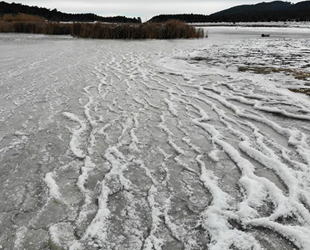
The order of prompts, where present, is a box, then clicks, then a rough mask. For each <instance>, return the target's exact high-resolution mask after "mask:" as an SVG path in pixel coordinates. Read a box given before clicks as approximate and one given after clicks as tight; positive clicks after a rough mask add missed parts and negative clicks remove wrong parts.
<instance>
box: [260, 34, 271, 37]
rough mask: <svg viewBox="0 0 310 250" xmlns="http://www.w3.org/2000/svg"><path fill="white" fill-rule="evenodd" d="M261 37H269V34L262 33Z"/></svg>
mask: <svg viewBox="0 0 310 250" xmlns="http://www.w3.org/2000/svg"><path fill="white" fill-rule="evenodd" d="M262 37H270V35H269V34H262Z"/></svg>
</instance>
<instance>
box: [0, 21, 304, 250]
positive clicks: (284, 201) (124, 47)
mask: <svg viewBox="0 0 310 250" xmlns="http://www.w3.org/2000/svg"><path fill="white" fill-rule="evenodd" d="M206 30H207V31H208V35H209V38H208V39H200V40H172V41H145V40H142V41H116V40H87V39H81V40H79V39H75V38H71V37H69V36H63V37H61V36H43V35H29V34H0V55H1V56H0V100H1V103H0V121H1V123H0V124H1V126H0V142H1V143H0V185H1V187H0V200H1V202H0V249H17V250H19V249H31V250H34V249H40V250H41V249H70V250H79V249H81V250H82V249H87V250H88V249H90V250H92V249H118V250H122V249H132V250H136V249H143V250H152V249H155V250H158V249H167V250H179V249H180V250H181V249H195V250H198V249H212V250H222V249H223V250H224V249H239V250H247V249H255V250H258V249H274V250H278V249H281V250H282V249H283V250H284V249H289V250H293V249H309V246H310V238H309V235H310V210H309V209H310V137H309V136H310V126H309V124H310V98H309V96H307V95H303V94H299V93H295V92H291V91H290V90H289V89H292V88H293V89H300V88H309V85H310V81H309V79H307V77H305V76H307V75H308V76H309V72H310V71H309V66H310V40H309V38H310V34H309V33H310V32H309V30H305V29H275V28H265V29H264V28H256V29H253V28H235V27H232V28H221V27H208V28H206ZM262 33H268V34H270V35H271V37H270V38H261V37H260V35H261V34H262Z"/></svg>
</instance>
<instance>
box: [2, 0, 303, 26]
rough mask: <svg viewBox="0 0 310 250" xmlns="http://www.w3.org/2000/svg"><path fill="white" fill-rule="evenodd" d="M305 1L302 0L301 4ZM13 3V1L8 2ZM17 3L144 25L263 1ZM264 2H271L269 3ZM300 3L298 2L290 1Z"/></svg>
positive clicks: (74, 0) (58, 0) (66, 0)
mask: <svg viewBox="0 0 310 250" xmlns="http://www.w3.org/2000/svg"><path fill="white" fill-rule="evenodd" d="M300 1H302V0H300ZM8 2H10V3H12V2H13V1H8ZM14 2H15V3H22V4H26V5H32V6H39V7H46V8H49V9H54V8H56V9H57V10H59V11H62V12H68V13H86V12H87V13H95V14H98V15H101V16H115V15H122V16H130V17H137V16H140V17H141V18H142V20H143V21H145V20H147V19H149V18H151V17H152V16H155V15H158V14H180V13H195V14H206V15H207V14H211V13H214V12H217V11H220V10H223V9H227V8H230V7H233V6H236V5H241V4H255V3H258V2H263V0H256V1H255V0H231V1H229V0H45V1H44V0H15V1H14ZM265 2H269V1H268V0H267V1H266V0H265ZM291 2H294V3H296V2H298V1H291Z"/></svg>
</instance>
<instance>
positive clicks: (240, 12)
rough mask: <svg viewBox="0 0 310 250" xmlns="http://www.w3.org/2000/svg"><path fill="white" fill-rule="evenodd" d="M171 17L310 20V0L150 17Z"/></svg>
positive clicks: (189, 18) (249, 20)
mask: <svg viewBox="0 0 310 250" xmlns="http://www.w3.org/2000/svg"><path fill="white" fill-rule="evenodd" d="M170 19H177V20H181V21H184V22H188V23H195V22H197V23H200V22H269V21H289V20H290V21H292V20H294V21H310V1H304V2H299V3H296V4H292V3H290V2H283V1H274V2H270V3H265V2H264V3H258V4H253V5H240V6H236V7H232V8H229V9H227V10H223V11H220V12H217V13H214V14H211V15H197V14H179V15H159V16H155V17H153V18H152V19H150V20H149V22H163V21H167V20H170Z"/></svg>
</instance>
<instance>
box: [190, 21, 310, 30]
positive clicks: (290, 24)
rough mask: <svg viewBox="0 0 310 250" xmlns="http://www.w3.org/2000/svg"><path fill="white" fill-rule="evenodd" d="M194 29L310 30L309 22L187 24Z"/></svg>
mask: <svg viewBox="0 0 310 250" xmlns="http://www.w3.org/2000/svg"><path fill="white" fill-rule="evenodd" d="M188 24H189V25H192V26H195V27H221V26H223V27H273V28H305V29H310V22H292V21H290V22H236V23H232V22H219V23H188Z"/></svg>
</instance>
